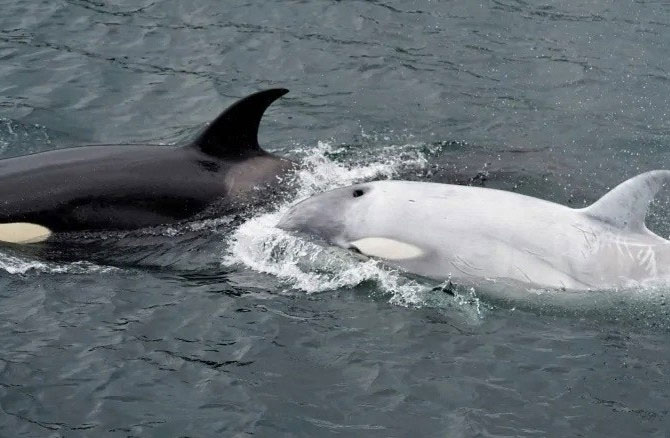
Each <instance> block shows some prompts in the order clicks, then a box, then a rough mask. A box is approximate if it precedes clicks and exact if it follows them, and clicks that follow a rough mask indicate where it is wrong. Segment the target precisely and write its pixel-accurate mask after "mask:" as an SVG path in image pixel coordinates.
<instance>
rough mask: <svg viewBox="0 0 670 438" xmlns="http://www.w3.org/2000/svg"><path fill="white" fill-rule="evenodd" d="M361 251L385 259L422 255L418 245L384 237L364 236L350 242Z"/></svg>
mask: <svg viewBox="0 0 670 438" xmlns="http://www.w3.org/2000/svg"><path fill="white" fill-rule="evenodd" d="M351 246H353V247H356V249H358V250H359V251H360V252H361V253H363V254H365V255H367V256H370V257H379V258H381V259H386V260H407V259H413V258H416V257H419V256H421V255H423V251H422V250H421V248H419V247H418V246H415V245H412V244H411V243H405V242H401V241H399V240H394V239H387V238H385V237H365V238H363V239H358V240H356V241H354V242H351Z"/></svg>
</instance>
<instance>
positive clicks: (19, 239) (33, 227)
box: [0, 222, 53, 244]
mask: <svg viewBox="0 0 670 438" xmlns="http://www.w3.org/2000/svg"><path fill="white" fill-rule="evenodd" d="M51 234H53V233H52V232H51V230H50V229H48V228H46V227H43V226H42V225H37V224H31V223H28V222H14V223H10V224H0V242H6V243H21V244H25V243H37V242H44V241H45V240H47V239H48V238H49V236H51Z"/></svg>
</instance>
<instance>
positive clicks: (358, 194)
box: [351, 189, 365, 198]
mask: <svg viewBox="0 0 670 438" xmlns="http://www.w3.org/2000/svg"><path fill="white" fill-rule="evenodd" d="M364 194H365V191H364V190H363V189H355V190H354V192H353V193H352V194H351V195H352V196H353V197H354V198H359V197H361V196H363V195H364Z"/></svg>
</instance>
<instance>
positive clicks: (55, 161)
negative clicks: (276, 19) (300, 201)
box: [0, 89, 294, 243]
mask: <svg viewBox="0 0 670 438" xmlns="http://www.w3.org/2000/svg"><path fill="white" fill-rule="evenodd" d="M287 92H288V90H285V89H271V90H266V91H261V92H258V93H255V94H252V95H250V96H247V97H245V98H243V99H241V100H239V101H237V102H235V103H234V104H233V105H231V106H230V107H229V108H228V109H226V110H225V111H224V112H223V113H221V115H219V116H218V117H217V118H216V119H215V120H214V121H213V122H212V123H211V124H210V125H209V126H208V127H207V128H206V129H205V130H204V131H203V132H202V133H201V134H200V135H199V136H198V137H197V138H196V139H195V140H194V141H193V142H191V143H189V144H187V145H185V146H181V147H176V148H175V147H160V146H152V145H132V146H117V145H115V146H86V147H75V148H69V149H60V150H55V151H50V152H42V153H37V154H32V155H26V156H21V157H16V158H7V159H4V160H0V241H4V242H11V243H31V242H37V241H43V240H46V239H47V238H48V237H49V236H51V234H52V233H58V232H72V231H96V230H129V229H135V228H142V227H147V226H155V225H162V224H167V223H172V222H176V221H181V220H185V219H189V218H192V217H194V216H196V215H198V214H201V213H203V212H205V211H207V210H208V208H209V207H211V206H212V205H219V204H221V205H223V206H224V207H229V208H234V206H235V205H242V204H244V203H245V202H246V201H247V200H248V199H250V197H252V196H253V195H254V194H258V193H259V192H260V193H261V194H262V192H263V190H262V189H264V188H268V187H269V188H272V187H276V186H277V185H278V184H279V181H280V179H281V176H283V175H285V174H287V173H288V172H290V171H291V169H292V168H293V166H294V163H293V162H291V161H289V160H286V159H283V158H280V157H277V156H274V155H272V154H269V153H268V152H266V151H264V150H263V149H261V147H260V146H259V144H258V139H257V134H258V126H259V124H260V121H261V118H262V116H263V113H264V112H265V110H266V109H267V108H268V107H269V106H270V104H272V102H274V101H275V100H276V99H278V98H279V97H281V96H283V95H284V94H286V93H287Z"/></svg>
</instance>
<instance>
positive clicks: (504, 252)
mask: <svg viewBox="0 0 670 438" xmlns="http://www.w3.org/2000/svg"><path fill="white" fill-rule="evenodd" d="M668 181H670V171H667V170H656V171H651V172H647V173H644V174H642V175H639V176H636V177H634V178H632V179H630V180H628V181H626V182H624V183H622V184H620V185H619V186H617V187H616V188H614V189H613V190H612V191H610V192H609V193H607V194H606V195H605V196H603V197H602V198H601V199H600V200H599V201H597V202H596V203H594V204H593V205H591V206H590V207H587V208H582V209H573V208H570V207H566V206H563V205H559V204H555V203H552V202H549V201H544V200H541V199H537V198H533V197H529V196H524V195H520V194H517V193H512V192H505V191H500V190H493V189H486V188H479V187H466V186H456V185H449V184H434V183H422V182H408V181H376V182H370V183H363V184H357V185H354V186H350V187H345V188H341V189H336V190H332V191H329V192H325V193H322V194H318V195H315V196H313V197H311V198H308V199H306V200H304V201H302V202H300V203H298V204H297V205H295V206H293V207H292V208H291V209H290V210H289V211H288V212H287V213H286V215H285V216H284V217H283V218H282V219H281V220H280V222H279V224H278V227H279V228H282V229H284V230H292V231H299V232H303V233H307V234H310V235H314V236H318V237H321V238H324V239H326V240H327V241H328V242H330V243H332V244H335V245H338V246H341V247H343V248H349V249H353V250H355V251H357V252H361V253H363V254H365V255H369V256H372V257H378V258H380V259H384V260H386V262H387V263H389V264H391V265H393V266H397V267H399V268H402V269H404V270H406V271H408V272H410V273H414V274H418V275H422V276H427V277H431V278H435V279H440V280H442V279H445V280H446V279H454V280H455V281H459V280H460V281H462V282H465V283H469V282H476V281H480V280H493V281H505V280H509V281H511V282H515V283H518V282H521V283H524V284H525V285H529V286H532V287H547V288H565V289H573V290H584V289H606V288H617V287H627V286H631V285H634V284H639V283H644V282H648V281H654V280H659V279H668V278H669V277H670V242H669V241H668V240H665V239H663V238H661V237H659V236H657V235H656V234H654V233H652V232H651V231H649V230H648V229H647V227H646V226H645V216H646V214H647V210H648V207H649V204H650V202H651V201H652V200H653V198H654V196H655V195H656V193H657V192H658V191H659V189H660V188H661V187H662V186H663V185H664V184H665V183H666V182H668Z"/></svg>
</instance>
